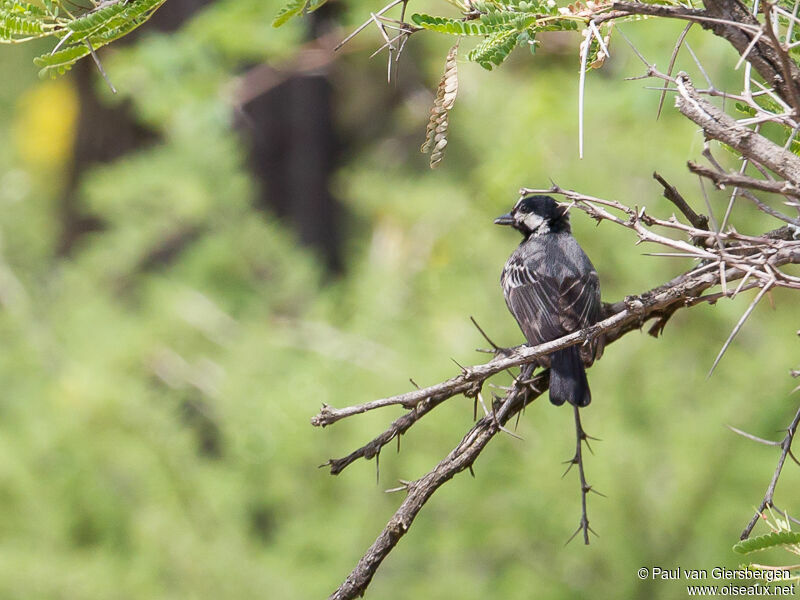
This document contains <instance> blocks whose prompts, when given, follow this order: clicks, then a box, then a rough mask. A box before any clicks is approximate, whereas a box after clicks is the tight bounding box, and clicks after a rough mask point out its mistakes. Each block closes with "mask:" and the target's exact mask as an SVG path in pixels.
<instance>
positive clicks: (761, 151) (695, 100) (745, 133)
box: [675, 73, 800, 186]
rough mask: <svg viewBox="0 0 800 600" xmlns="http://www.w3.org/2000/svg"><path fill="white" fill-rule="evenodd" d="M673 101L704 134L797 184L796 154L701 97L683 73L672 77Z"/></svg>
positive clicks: (798, 163) (799, 174)
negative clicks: (674, 92) (673, 79)
mask: <svg viewBox="0 0 800 600" xmlns="http://www.w3.org/2000/svg"><path fill="white" fill-rule="evenodd" d="M675 83H676V85H677V88H678V92H679V94H678V96H677V97H676V100H675V105H676V107H677V108H678V110H679V111H680V112H681V113H682V114H683V115H684V116H685V117H687V118H689V119H690V120H692V121H694V122H695V123H697V124H698V125H699V126H700V127H702V128H703V131H704V133H705V135H706V137H708V138H712V139H715V140H718V141H720V142H723V143H725V144H727V145H728V146H730V147H731V148H733V149H734V150H736V151H738V152H740V153H741V154H742V155H744V156H747V157H750V158H752V159H755V160H757V161H758V162H760V163H761V164H762V165H764V166H766V167H768V168H769V169H772V170H773V171H774V172H775V173H777V174H779V175H780V176H781V177H783V178H785V179H788V180H789V181H790V182H791V183H792V184H794V185H795V186H797V185H800V157H798V156H796V155H795V154H792V153H791V152H788V151H786V150H784V149H783V148H781V147H780V146H778V145H777V144H774V143H773V142H771V141H770V140H768V139H767V138H765V137H764V136H762V135H759V134H757V133H755V132H754V131H753V130H752V129H748V128H747V127H745V126H744V125H740V124H739V123H737V122H736V120H735V119H733V118H732V117H730V116H728V115H727V114H725V113H724V112H722V111H721V110H720V109H719V108H717V107H716V106H714V105H713V104H711V103H710V102H708V101H707V100H705V99H704V98H703V97H701V96H700V95H699V94H698V93H697V91H696V90H695V89H694V86H693V85H692V82H691V80H690V79H689V77H688V75H686V73H679V74H678V76H677V77H676V78H675Z"/></svg>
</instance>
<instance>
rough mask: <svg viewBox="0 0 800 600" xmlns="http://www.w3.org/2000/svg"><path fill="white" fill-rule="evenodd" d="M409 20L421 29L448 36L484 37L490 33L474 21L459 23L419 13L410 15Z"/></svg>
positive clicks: (458, 21) (456, 20)
mask: <svg viewBox="0 0 800 600" xmlns="http://www.w3.org/2000/svg"><path fill="white" fill-rule="evenodd" d="M411 20H412V21H413V22H414V23H415V24H416V25H418V26H419V27H422V28H423V29H430V30H431V31H438V32H439V33H447V34H450V35H486V34H489V33H491V30H490V29H489V28H487V27H486V26H485V25H483V24H482V23H477V22H475V21H461V20H460V19H448V18H446V17H433V16H431V15H425V14H419V13H415V14H413V15H411Z"/></svg>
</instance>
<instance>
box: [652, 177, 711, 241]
mask: <svg viewBox="0 0 800 600" xmlns="http://www.w3.org/2000/svg"><path fill="white" fill-rule="evenodd" d="M653 179H655V180H656V181H658V183H660V184H661V186H662V187H663V188H664V198H666V199H667V200H669V201H670V202H672V203H673V204H674V205H675V206H677V207H678V210H680V211H681V212H682V213H683V215H684V216H685V217H686V218H687V219H688V220H689V223H691V224H692V227H696V228H697V229H708V217H707V216H705V215H698V214H697V213H696V212H694V210H693V209H692V207H691V206H689V204H688V203H687V202H686V200H684V199H683V196H681V195H680V192H678V190H677V189H676V188H675V186H674V185H671V184H669V183H667V181H666V180H665V179H664V178H663V177H662V176H661V175H659V174H658V173H656V172H655V171H654V172H653Z"/></svg>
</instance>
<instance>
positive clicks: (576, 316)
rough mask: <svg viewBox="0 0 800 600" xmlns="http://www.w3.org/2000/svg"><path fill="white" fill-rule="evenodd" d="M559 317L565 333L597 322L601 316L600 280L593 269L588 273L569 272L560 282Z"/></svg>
mask: <svg viewBox="0 0 800 600" xmlns="http://www.w3.org/2000/svg"><path fill="white" fill-rule="evenodd" d="M557 295H558V317H559V321H560V324H561V327H562V328H563V330H564V331H565V332H572V331H577V330H578V329H583V328H584V327H588V326H589V325H593V324H594V323H596V322H597V319H598V317H599V316H600V280H599V278H598V277H597V272H596V271H595V270H594V269H592V270H590V271H589V272H588V273H581V272H580V271H577V270H568V271H567V272H566V275H565V277H563V279H561V280H560V285H559V290H558V294H557Z"/></svg>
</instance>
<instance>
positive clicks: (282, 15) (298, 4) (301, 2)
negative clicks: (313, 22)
mask: <svg viewBox="0 0 800 600" xmlns="http://www.w3.org/2000/svg"><path fill="white" fill-rule="evenodd" d="M306 4H308V0H290V2H289V3H288V4H286V5H285V6H284V7H283V8H282V9H280V10H279V11H278V14H277V15H275V18H274V19H273V20H272V26H273V27H280V26H281V25H283V24H285V23H286V22H287V21H288V20H289V19H291V18H292V17H296V16H297V15H299V14H300V13H301V12H303V9H304V8H305V7H306Z"/></svg>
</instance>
